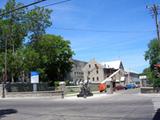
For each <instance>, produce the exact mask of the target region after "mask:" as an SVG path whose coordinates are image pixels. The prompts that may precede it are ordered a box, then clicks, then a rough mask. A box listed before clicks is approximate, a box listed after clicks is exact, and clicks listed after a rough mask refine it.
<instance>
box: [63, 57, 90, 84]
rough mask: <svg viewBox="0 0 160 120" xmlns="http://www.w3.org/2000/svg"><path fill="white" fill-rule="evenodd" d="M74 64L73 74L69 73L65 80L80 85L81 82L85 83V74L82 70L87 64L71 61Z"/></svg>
mask: <svg viewBox="0 0 160 120" xmlns="http://www.w3.org/2000/svg"><path fill="white" fill-rule="evenodd" d="M71 61H72V62H73V65H72V69H71V72H69V73H68V74H67V76H66V78H65V80H69V81H70V83H72V84H74V85H78V84H79V83H80V82H82V81H84V73H83V71H82V68H83V67H84V66H85V65H86V64H87V62H85V61H80V60H75V59H72V60H71Z"/></svg>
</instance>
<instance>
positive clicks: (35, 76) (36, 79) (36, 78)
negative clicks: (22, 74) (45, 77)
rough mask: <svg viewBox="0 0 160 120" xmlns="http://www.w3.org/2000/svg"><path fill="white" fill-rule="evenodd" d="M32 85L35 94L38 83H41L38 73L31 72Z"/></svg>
mask: <svg viewBox="0 0 160 120" xmlns="http://www.w3.org/2000/svg"><path fill="white" fill-rule="evenodd" d="M31 83H32V84H33V92H36V91H37V83H39V73H38V72H36V71H32V72H31Z"/></svg>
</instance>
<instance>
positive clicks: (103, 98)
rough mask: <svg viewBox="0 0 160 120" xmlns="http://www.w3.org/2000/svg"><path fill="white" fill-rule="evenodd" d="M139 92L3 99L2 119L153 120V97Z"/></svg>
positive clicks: (0, 115) (1, 101)
mask: <svg viewBox="0 0 160 120" xmlns="http://www.w3.org/2000/svg"><path fill="white" fill-rule="evenodd" d="M127 93H128V94H127ZM132 93H133V94H132ZM136 93H137V92H136V90H133V91H128V92H127V91H124V92H118V93H116V94H114V95H106V94H103V95H96V96H94V97H90V98H86V99H84V98H74V97H70V98H65V99H63V100H61V99H59V100H58V99H51V98H46V99H44V98H39V99H37V98H36V99H33V98H32V99H5V100H2V99H1V100H0V119H2V120H152V118H153V116H154V112H155V111H154V105H153V103H152V102H153V101H152V97H148V96H144V95H139V94H136ZM157 120H158V119H157Z"/></svg>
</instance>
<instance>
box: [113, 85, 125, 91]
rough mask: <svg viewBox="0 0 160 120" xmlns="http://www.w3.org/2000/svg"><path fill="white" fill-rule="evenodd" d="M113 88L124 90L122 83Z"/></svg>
mask: <svg viewBox="0 0 160 120" xmlns="http://www.w3.org/2000/svg"><path fill="white" fill-rule="evenodd" d="M115 89H116V90H124V89H125V87H124V86H123V85H117V86H116V87H115Z"/></svg>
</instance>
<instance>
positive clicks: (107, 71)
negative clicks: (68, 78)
mask: <svg viewBox="0 0 160 120" xmlns="http://www.w3.org/2000/svg"><path fill="white" fill-rule="evenodd" d="M83 72H84V80H88V81H89V82H90V83H105V82H111V81H112V82H114V84H115V83H123V84H124V83H125V77H124V76H125V71H124V67H123V64H122V61H120V60H117V61H110V62H102V63H98V62H97V61H96V60H95V59H93V60H91V61H89V62H88V63H87V64H86V65H85V67H84V68H83Z"/></svg>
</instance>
